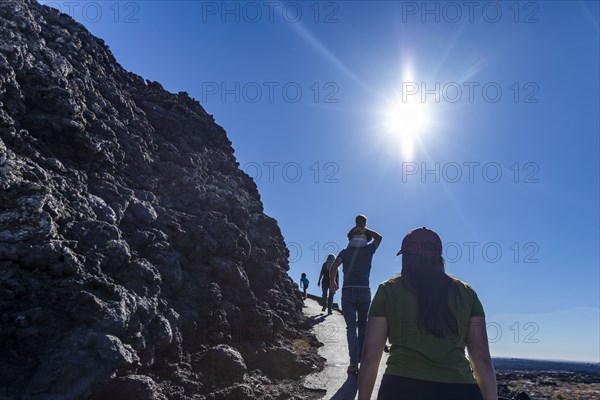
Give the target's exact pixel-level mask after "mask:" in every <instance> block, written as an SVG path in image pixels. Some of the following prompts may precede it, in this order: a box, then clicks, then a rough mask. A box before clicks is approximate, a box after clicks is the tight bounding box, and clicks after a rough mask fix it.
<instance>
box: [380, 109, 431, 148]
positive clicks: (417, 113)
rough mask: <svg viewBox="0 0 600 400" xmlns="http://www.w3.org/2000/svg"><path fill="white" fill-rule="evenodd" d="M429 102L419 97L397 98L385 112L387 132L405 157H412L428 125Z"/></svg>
mask: <svg viewBox="0 0 600 400" xmlns="http://www.w3.org/2000/svg"><path fill="white" fill-rule="evenodd" d="M427 114H428V113H427V104H426V103H424V102H421V101H419V100H418V99H407V100H405V101H400V100H397V101H396V102H394V103H393V104H392V105H391V106H390V107H389V109H388V110H387V111H386V113H385V128H386V131H387V134H388V135H389V136H390V137H391V138H392V140H393V141H394V142H396V144H397V145H398V146H399V147H400V151H401V153H402V156H403V158H405V159H412V157H413V154H414V149H415V145H416V144H417V142H419V141H420V136H421V135H422V134H423V133H424V132H425V131H426V129H427V125H428V121H429V120H428V115H427Z"/></svg>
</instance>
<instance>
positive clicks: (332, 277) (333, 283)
mask: <svg viewBox="0 0 600 400" xmlns="http://www.w3.org/2000/svg"><path fill="white" fill-rule="evenodd" d="M341 263H342V259H341V258H340V257H338V258H336V259H335V261H334V262H333V265H332V266H331V268H330V269H329V282H330V283H329V285H330V286H329V290H331V293H335V292H336V291H337V290H338V283H339V282H338V281H337V279H335V278H336V273H337V270H338V268H339V267H340V264H341Z"/></svg>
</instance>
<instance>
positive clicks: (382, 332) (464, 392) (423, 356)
mask: <svg viewBox="0 0 600 400" xmlns="http://www.w3.org/2000/svg"><path fill="white" fill-rule="evenodd" d="M400 254H402V272H401V274H400V275H398V276H396V277H394V278H392V279H389V280H388V281H387V282H384V283H382V284H381V285H379V288H378V289H377V292H376V294H375V297H374V298H373V302H372V303H371V309H370V311H369V322H368V327H367V334H366V338H365V347H364V352H363V358H362V364H361V367H360V374H359V396H358V398H359V400H367V399H371V392H372V391H373V385H374V384H375V379H376V377H377V370H378V368H379V362H380V360H381V355H382V351H383V348H384V345H385V343H386V339H389V342H390V343H391V349H390V355H389V358H388V360H387V369H386V371H385V375H384V376H383V379H382V381H381V386H380V388H379V395H378V397H377V399H378V400H388V399H394V400H395V399H399V398H402V399H404V398H406V399H419V400H454V399H456V400H482V399H485V400H497V387H496V376H495V373H494V368H493V366H492V361H491V357H490V352H489V348H488V340H487V333H486V325H485V314H484V311H483V306H482V305H481V302H480V301H479V299H478V297H477V294H476V293H475V291H474V290H473V289H472V288H471V287H470V286H469V285H467V284H466V283H464V282H462V281H460V280H458V279H456V278H454V277H451V276H449V275H447V274H446V272H445V268H444V259H443V257H442V241H441V239H440V237H439V236H438V235H437V234H436V233H435V232H433V231H432V230H429V229H427V228H418V229H415V230H413V231H411V232H410V233H409V234H408V235H406V237H405V238H404V240H403V241H402V247H401V248H400V251H399V252H398V255H400ZM465 347H466V348H467V350H468V352H469V359H470V360H471V362H469V360H468V359H467V358H466V356H465ZM473 371H474V374H473ZM400 394H401V395H400ZM482 395H483V396H482Z"/></svg>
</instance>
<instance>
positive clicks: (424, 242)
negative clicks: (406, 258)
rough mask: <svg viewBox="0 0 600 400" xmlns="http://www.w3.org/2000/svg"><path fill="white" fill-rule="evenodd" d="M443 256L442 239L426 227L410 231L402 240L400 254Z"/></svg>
mask: <svg viewBox="0 0 600 400" xmlns="http://www.w3.org/2000/svg"><path fill="white" fill-rule="evenodd" d="M400 254H418V255H432V256H441V255H442V239H440V237H439V236H438V234H437V233H435V232H434V231H432V230H431V229H427V228H425V227H422V228H416V229H413V230H412V231H410V232H409V233H408V234H407V235H406V236H405V237H404V239H403V240H402V246H401V247H400V251H398V254H396V255H398V256H399V255H400Z"/></svg>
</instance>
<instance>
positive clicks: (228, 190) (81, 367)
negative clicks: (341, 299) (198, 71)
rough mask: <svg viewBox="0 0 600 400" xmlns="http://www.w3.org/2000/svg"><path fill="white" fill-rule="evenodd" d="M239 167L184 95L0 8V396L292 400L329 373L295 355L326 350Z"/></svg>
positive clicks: (60, 19)
mask: <svg viewBox="0 0 600 400" xmlns="http://www.w3.org/2000/svg"><path fill="white" fill-rule="evenodd" d="M238 166H239V165H238V163H237V162H236V160H235V157H234V155H233V149H232V147H231V143H230V141H229V140H228V139H227V136H226V134H225V131H224V130H223V129H222V128H221V127H220V126H218V125H217V124H216V123H215V122H214V119H213V118H212V116H211V115H209V114H207V113H206V112H205V111H204V109H203V108H202V107H201V106H200V104H199V103H198V102H197V101H195V100H193V99H192V98H190V97H189V96H188V95H187V94H186V93H183V92H182V93H179V94H172V93H169V92H167V91H165V90H163V88H162V86H161V85H160V84H158V83H156V82H145V81H144V80H143V79H142V78H141V77H139V76H137V75H135V74H132V73H129V72H127V71H125V70H124V69H123V68H122V67H121V66H120V65H119V64H118V63H117V62H116V61H115V59H114V57H113V55H112V54H111V52H110V50H109V48H108V47H107V46H105V45H104V43H103V41H102V40H100V39H98V38H95V37H93V36H92V35H91V34H90V33H89V32H88V31H87V30H86V29H85V28H84V27H83V26H82V25H81V24H78V23H77V22H75V21H74V20H72V19H71V18H70V17H68V16H66V15H64V14H60V13H59V12H58V11H56V10H54V9H52V8H49V7H45V6H41V5H39V4H38V3H36V2H34V1H31V0H13V1H1V2H0V316H1V325H0V398H3V399H4V398H8V399H10V398H20V399H21V398H22V399H75V398H98V399H99V398H110V399H119V398H124V399H133V398H135V399H166V398H168V399H191V398H194V399H203V398H215V399H216V398H239V399H242V398H279V397H277V396H276V392H273V391H271V392H270V391H269V389H268V388H269V387H273V385H277V384H278V382H279V380H281V379H286V378H297V377H299V376H301V375H303V374H306V373H308V372H310V371H312V370H314V369H315V368H318V367H319V365H320V363H322V361H321V360H320V359H319V358H318V357H317V356H316V353H313V352H310V351H309V352H308V353H306V354H298V352H297V351H295V352H293V349H294V348H296V347H294V346H292V341H293V340H304V341H308V342H311V343H314V340H315V339H314V338H312V337H310V336H306V334H305V332H302V331H301V330H299V329H297V327H298V323H299V322H300V319H301V309H302V302H301V300H300V299H299V297H298V295H297V294H296V292H295V290H294V288H293V285H292V281H291V279H290V278H289V277H288V275H287V272H286V271H287V270H288V264H287V257H288V250H287V248H286V246H285V243H284V241H283V238H282V235H281V232H280V230H279V228H278V226H277V223H276V221H275V220H274V219H272V218H270V217H268V216H266V215H265V214H264V213H263V207H262V203H261V201H260V197H259V194H258V191H257V188H256V185H255V184H254V182H253V181H252V180H251V179H250V177H248V176H247V175H246V174H244V173H243V172H241V171H240V169H239V168H238ZM282 354H283V355H285V357H282ZM282 359H285V363H286V365H285V368H279V367H278V363H279V362H281V360H282ZM261 385H262V386H261ZM281 396H283V397H280V398H292V396H291V395H287V396H286V395H285V394H281Z"/></svg>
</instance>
